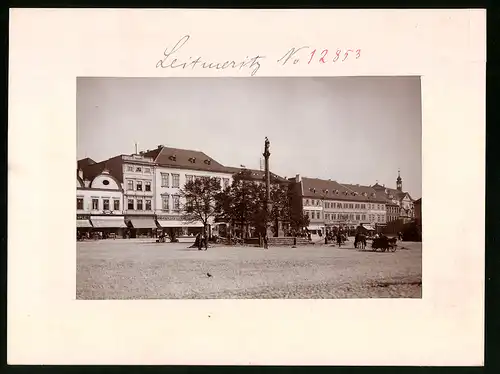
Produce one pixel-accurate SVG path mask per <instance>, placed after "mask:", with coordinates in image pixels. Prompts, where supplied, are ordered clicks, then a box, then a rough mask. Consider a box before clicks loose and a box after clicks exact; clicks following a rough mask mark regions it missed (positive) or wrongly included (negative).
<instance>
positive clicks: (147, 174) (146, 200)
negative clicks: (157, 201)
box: [82, 154, 156, 237]
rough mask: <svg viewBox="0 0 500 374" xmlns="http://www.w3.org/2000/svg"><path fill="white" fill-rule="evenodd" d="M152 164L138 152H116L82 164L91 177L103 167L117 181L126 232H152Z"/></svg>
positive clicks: (154, 226)
mask: <svg viewBox="0 0 500 374" xmlns="http://www.w3.org/2000/svg"><path fill="white" fill-rule="evenodd" d="M154 167H155V165H154V163H153V160H152V159H151V158H147V157H144V156H142V155H137V154H134V155H119V156H116V157H112V158H110V159H108V160H105V161H101V162H98V163H93V164H88V165H87V166H82V169H83V172H84V174H87V175H89V176H90V177H92V178H94V177H95V176H96V175H99V174H101V173H103V171H104V170H106V171H107V173H108V174H109V175H110V176H111V177H113V178H114V179H115V180H116V182H117V183H119V184H120V186H121V188H122V190H123V198H122V200H123V202H122V206H123V208H122V210H123V214H124V218H125V224H126V227H127V230H125V234H126V235H127V236H130V237H138V236H152V235H154V232H155V230H156V223H155V215H154V210H153V198H154V188H155V183H154V182H155V179H154V175H155V171H154Z"/></svg>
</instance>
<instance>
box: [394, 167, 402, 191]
mask: <svg viewBox="0 0 500 374" xmlns="http://www.w3.org/2000/svg"><path fill="white" fill-rule="evenodd" d="M396 188H397V189H398V191H400V192H403V180H402V179H401V174H400V171H399V170H398V179H396Z"/></svg>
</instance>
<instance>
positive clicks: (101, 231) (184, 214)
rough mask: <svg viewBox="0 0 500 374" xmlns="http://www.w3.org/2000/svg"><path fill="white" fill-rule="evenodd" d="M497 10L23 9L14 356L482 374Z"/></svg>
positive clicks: (12, 242)
mask: <svg viewBox="0 0 500 374" xmlns="http://www.w3.org/2000/svg"><path fill="white" fill-rule="evenodd" d="M485 15H486V12H485V10H389V9H388V10H347V9H346V10H319V9H316V10H192V9H191V10H186V9H175V10H172V9H162V10H160V9H141V10H130V9H78V10H76V9H11V12H10V39H9V175H8V179H9V210H8V219H9V233H8V238H9V242H8V251H9V252H8V362H9V363H10V364H153V365H154V364H173V365H175V364H185V365H200V364H235V365H236V364H243V365H275V364H279V365H412V366H413V365H419V366H420V365H425V366H428V365H431V366H434V365H436V366H441V365H446V366H462V365H466V366H481V365H483V364H484V296H483V295H484V190H485V185H484V180H485V174H484V162H485V158H484V154H485V153H484V151H485V141H484V136H485V68H486V52H485V40H486V33H485V26H486V17H485ZM299 25H300V27H299ZM407 98H411V99H407ZM391 103H393V104H394V105H390V104H391ZM457 108H459V110H457ZM413 124H415V125H413ZM329 139H332V140H331V142H328V140H329ZM27 150H29V151H28V152H27ZM186 150H188V151H190V152H191V153H189V152H188V153H186V152H185V151H186ZM33 155H36V157H33ZM75 157H76V160H78V164H77V188H76V196H75V187H74V183H75V180H74V178H75ZM116 160H119V162H118V161H117V162H114V161H116ZM104 161H105V162H104ZM101 162H103V163H102V164H101ZM85 163H86V164H85ZM94 163H95V165H97V166H94ZM99 165H101V166H102V167H100V166H99ZM129 167H130V168H131V169H129ZM117 168H118V169H120V170H121V171H119V172H117ZM137 168H139V169H137ZM398 169H399V171H398ZM405 171H406V174H405ZM207 173H208V174H207ZM165 174H168V177H167V176H165ZM217 178H220V180H217ZM224 178H227V188H228V191H233V192H232V193H233V194H236V192H234V191H237V186H235V187H234V188H233V190H231V188H232V187H233V186H232V185H233V184H235V185H237V183H243V182H241V181H242V180H244V181H245V183H247V182H248V183H252V184H251V185H252V186H254V184H255V186H256V187H255V191H256V195H255V196H259V197H258V198H256V201H258V203H259V204H260V205H259V206H261V207H262V209H261V210H259V209H257V210H256V212H263V214H264V216H263V217H264V218H261V221H262V222H265V225H264V226H263V228H262V227H261V226H259V224H258V222H260V221H259V220H257V221H255V222H253V225H248V226H251V227H250V228H248V229H247V228H245V229H243V228H240V229H237V225H236V224H231V223H229V224H228V225H227V228H223V227H222V226H221V225H219V224H217V225H216V222H215V221H210V220H208V218H207V217H200V216H197V218H196V219H194V218H193V216H194V215H195V214H197V213H196V209H194V208H192V207H191V208H190V207H188V206H187V205H186V204H187V203H185V202H187V201H188V200H189V201H193V200H190V199H191V198H192V196H193V193H194V192H193V191H196V188H200V186H204V187H203V188H205V189H204V191H206V189H207V188H211V187H210V186H209V185H210V183H212V182H213V183H220V186H221V189H223V188H225V186H226V185H225V183H226V182H225V180H224ZM245 178H247V179H245ZM129 180H130V181H131V182H132V183H131V184H129V183H128V181H129ZM238 180H239V181H240V182H237V181H238ZM281 180H282V182H283V183H282V184H283V185H287V186H291V185H293V186H297V188H296V189H295V190H297V191H299V190H300V193H299V192H297V195H296V198H295V199H292V200H293V201H300V205H299V207H298V208H297V209H298V212H299V213H300V219H297V218H293V219H292V218H290V217H288V218H287V219H284V218H283V217H281V216H279V217H278V218H276V217H275V216H272V215H273V214H275V215H276V214H277V213H276V210H273V207H275V206H277V204H278V203H277V201H278V199H277V198H276V196H278V195H279V193H278V192H276V190H277V187H276V188H275V187H273V186H277V185H281V184H280V183H279V182H280V181H281ZM254 182H255V183H254ZM33 186H36V188H33ZM186 186H188V187H189V188H188V187H186ZM457 186H460V188H457ZM252 188H254V187H252ZM172 189H176V190H175V191H174V190H172ZM190 191H191V194H192V195H191V197H190V196H188V195H187V193H188V192H190ZM214 191H215V190H214ZM204 196H205V198H207V197H206V196H207V195H204ZM228 196H236V195H228ZM462 196H468V199H470V201H469V200H468V201H467V204H464V203H463V199H461V197H462ZM167 197H168V198H167ZM209 197H210V196H209ZM75 198H76V200H77V205H76V207H75V205H74V202H75ZM217 198H220V196H219V195H217V196H216V193H215V192H214V194H213V199H212V200H210V201H211V202H213V201H216V199H217ZM422 198H423V201H424V204H423V205H422ZM207 199H208V198H207ZM273 199H274V200H273ZM261 200H262V201H261ZM203 201H205V200H203ZM418 201H420V202H418ZM264 203H265V204H264ZM273 204H274V205H273ZM337 204H340V205H337ZM344 204H346V205H344ZM351 204H352V207H351ZM367 204H370V205H369V207H368V206H367ZM194 205H196V204H194ZM363 205H364V206H363ZM208 206H212V205H210V204H208ZM285 206H286V204H285ZM294 206H295V205H294ZM214 207H215V205H214ZM207 209H208V208H207ZM211 209H212V208H210V209H208V210H210V212H211V213H213V212H212V210H213V209H212V210H211ZM214 209H215V208H214ZM221 209H222V208H221ZM205 211H206V209H205ZM148 212H150V213H151V214H146V213H148ZM273 212H274V213H273ZM219 213H220V212H219ZM224 213H225V216H224V217H225V218H226V219H227V220H228V221H231V222H234V220H235V218H231V217H232V216H231V214H230V213H231V211H230V210H228V211H224ZM214 214H215V213H214ZM302 215H303V216H304V217H305V216H307V219H306V221H305V222H303V221H302ZM271 216H272V217H274V218H273V220H271V219H270V217H271ZM363 216H364V217H363ZM294 217H295V216H294ZM205 218H207V220H205ZM214 219H215V218H214ZM304 219H305V218H304ZM405 219H406V221H405ZM75 220H76V224H75ZM297 220H298V221H297ZM271 221H273V222H274V223H273V222H271ZM399 221H401V222H402V223H403V224H409V223H411V222H418V221H419V222H420V225H421V226H420V228H421V233H420V235H421V238H420V242H418V241H415V240H413V239H414V238H413V239H412V240H408V237H407V238H405V237H404V236H405V234H406V232H402V233H400V232H399V231H396V230H395V229H394V230H393V231H394V232H393V233H390V232H389V231H390V229H391V227H392V226H394V227H396V226H395V224H393V223H392V222H399ZM256 222H257V223H256ZM297 222H298V223H297ZM217 223H220V222H217ZM292 223H293V224H292ZM294 225H295V226H296V229H294V230H292V229H293V228H294V227H295V226H294ZM240 226H243V225H240ZM245 227H246V226H245ZM259 227H261V228H260V229H259ZM401 227H406V226H401ZM415 227H417V226H415ZM27 228H29V229H28V231H29V235H27V232H26V229H27ZM372 228H373V230H372ZM174 229H175V230H174ZM226 229H227V231H224V230H226ZM238 230H239V231H238ZM259 230H261V231H259ZM292 231H293V233H291V232H292ZM372 231H373V233H372ZM87 233H88V237H87ZM233 234H234V235H233ZM399 234H401V236H400V235H399ZM127 235H129V237H127ZM75 237H77V238H78V241H77V242H76V243H75ZM122 237H124V238H122ZM219 237H224V238H227V240H228V241H230V240H234V242H227V243H229V244H225V242H224V243H219V242H217V240H219V239H217V238H219ZM360 238H361V239H362V238H365V239H366V242H367V245H366V247H365V246H364V240H365V239H362V240H360ZM392 239H395V240H394V242H393V241H392ZM252 240H256V241H253V242H252ZM240 241H241V243H240ZM313 243H314V244H313ZM392 243H395V244H396V247H393V246H392ZM415 243H418V244H415ZM189 247H192V248H189ZM199 249H207V250H206V251H204V250H200V251H198V250H199ZM391 249H395V251H392V250H391ZM307 264H309V265H307ZM252 266H253V267H252ZM395 279H398V282H399V283H398V282H395V281H394V280H395ZM401 279H406V280H405V281H401ZM350 282H351V283H350ZM401 282H403V283H404V284H403V285H401ZM405 282H406V283H405ZM368 283H369V284H370V287H371V288H370V289H369V291H366V290H367V287H368V286H367V284H368ZM321 285H323V288H321V287H322V286H321ZM315 287H316V288H315ZM318 287H319V288H318ZM313 289H318V290H319V291H313ZM266 292H267V293H266ZM242 295H243V296H242ZM245 295H246V296H245ZM269 295H270V297H269ZM388 347H390V349H388Z"/></svg>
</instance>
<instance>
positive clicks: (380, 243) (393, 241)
mask: <svg viewBox="0 0 500 374" xmlns="http://www.w3.org/2000/svg"><path fill="white" fill-rule="evenodd" d="M397 247H398V245H397V238H388V237H387V236H382V237H380V238H375V239H373V241H372V250H373V251H377V250H378V249H380V250H381V251H382V252H385V251H390V252H396V249H397Z"/></svg>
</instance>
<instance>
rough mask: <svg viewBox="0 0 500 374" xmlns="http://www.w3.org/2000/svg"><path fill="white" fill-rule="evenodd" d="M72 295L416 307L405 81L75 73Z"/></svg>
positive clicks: (417, 149)
mask: <svg viewBox="0 0 500 374" xmlns="http://www.w3.org/2000/svg"><path fill="white" fill-rule="evenodd" d="M76 104H77V105H76V113H77V115H76V125H77V155H76V157H77V170H76V173H77V182H76V230H75V231H76V252H77V263H76V267H77V272H76V298H77V299H85V300H106V299H109V300H110V299H128V300H133V299H347V298H350V299H352V298H358V299H364V298H421V297H422V215H421V203H422V199H421V195H422V113H421V112H422V104H421V80H420V77H418V76H390V77H389V76H388V77H369V76H367V77H362V76H355V77H252V78H229V77H226V78H192V77H189V78H108V77H78V78H77V92H76Z"/></svg>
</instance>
